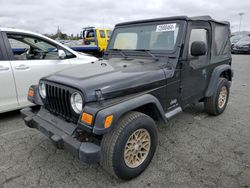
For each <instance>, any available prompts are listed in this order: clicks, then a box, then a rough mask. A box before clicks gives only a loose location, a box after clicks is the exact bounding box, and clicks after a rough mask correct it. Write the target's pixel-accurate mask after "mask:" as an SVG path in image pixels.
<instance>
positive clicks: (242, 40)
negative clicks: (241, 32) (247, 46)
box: [239, 37, 250, 43]
mask: <svg viewBox="0 0 250 188" xmlns="http://www.w3.org/2000/svg"><path fill="white" fill-rule="evenodd" d="M241 42H250V37H243V38H242V39H240V40H239V43H241Z"/></svg>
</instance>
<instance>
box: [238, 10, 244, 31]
mask: <svg viewBox="0 0 250 188" xmlns="http://www.w3.org/2000/svg"><path fill="white" fill-rule="evenodd" d="M244 14H245V13H244V12H240V13H239V16H240V25H239V32H240V29H241V21H242V16H243V15H244Z"/></svg>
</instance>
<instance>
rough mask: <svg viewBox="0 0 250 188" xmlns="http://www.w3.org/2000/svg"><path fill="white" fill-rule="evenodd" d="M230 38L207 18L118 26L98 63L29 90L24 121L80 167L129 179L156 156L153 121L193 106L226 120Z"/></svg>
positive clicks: (221, 25) (63, 73)
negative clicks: (95, 165)
mask: <svg viewBox="0 0 250 188" xmlns="http://www.w3.org/2000/svg"><path fill="white" fill-rule="evenodd" d="M229 36H230V25H229V23H228V22H219V21H215V20H213V19H212V18H211V17H209V16H202V17H194V18H189V17H185V16H181V17H170V18H157V19H151V20H142V21H134V22H127V23H121V24H117V25H116V27H115V29H114V31H113V34H112V37H111V39H110V43H109V45H108V48H107V51H106V53H105V56H104V60H101V61H100V62H95V63H92V64H88V65H84V66H82V68H80V67H77V68H71V69H68V70H64V71H61V72H58V73H55V74H53V75H50V76H47V77H43V78H42V79H41V80H40V82H39V84H37V85H33V86H31V87H30V89H29V95H28V96H29V100H30V101H31V102H33V103H34V104H37V105H41V109H40V111H39V112H33V111H32V109H30V108H25V109H23V110H21V113H22V116H23V118H24V121H25V123H26V125H27V126H28V127H30V128H36V129H38V130H39V131H41V132H43V133H44V134H45V135H47V136H48V137H49V138H50V139H51V140H52V142H53V143H54V144H55V146H56V147H57V148H60V149H67V150H69V151H70V152H71V153H72V154H73V155H75V156H76V158H78V159H79V160H80V161H83V162H86V163H100V164H101V165H102V166H103V168H104V169H105V170H106V171H107V172H109V173H110V174H112V175H114V176H115V177H118V178H122V179H125V180H128V179H131V178H134V177H136V176H138V175H139V174H141V173H142V172H143V171H144V170H145V169H146V168H147V166H148V165H149V164H150V161H151V159H152V158H153V156H154V153H155V151H156V147H157V144H158V141H157V126H156V124H155V121H162V122H165V123H166V122H168V120H170V119H171V118H172V117H174V116H175V115H176V114H178V113H180V112H182V111H183V109H185V108H186V107H187V106H188V105H190V104H193V103H197V102H204V105H205V110H206V112H207V113H209V114H211V115H219V114H221V113H223V112H224V110H225V108H226V106H227V102H228V98H229V93H230V86H231V82H232V76H233V72H232V69H231V63H232V58H231V48H230V38H229ZM85 73H87V74H85ZM166 147H167V146H166Z"/></svg>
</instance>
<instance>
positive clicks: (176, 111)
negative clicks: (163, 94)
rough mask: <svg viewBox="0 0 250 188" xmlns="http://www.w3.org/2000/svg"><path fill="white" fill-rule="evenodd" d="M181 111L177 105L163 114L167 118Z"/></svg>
mask: <svg viewBox="0 0 250 188" xmlns="http://www.w3.org/2000/svg"><path fill="white" fill-rule="evenodd" d="M181 112H182V108H181V107H180V106H179V107H177V108H175V109H173V110H171V111H169V112H168V113H166V114H165V116H166V118H167V120H169V119H171V118H172V117H174V116H175V115H176V114H179V113H181Z"/></svg>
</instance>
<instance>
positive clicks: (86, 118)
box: [81, 112, 93, 125]
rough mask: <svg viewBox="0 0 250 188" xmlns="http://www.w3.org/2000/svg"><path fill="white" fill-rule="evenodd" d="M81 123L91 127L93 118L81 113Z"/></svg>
mask: <svg viewBox="0 0 250 188" xmlns="http://www.w3.org/2000/svg"><path fill="white" fill-rule="evenodd" d="M81 120H82V122H83V123H86V124H88V125H92V122H93V116H92V115H91V114H88V113H86V112H83V113H82V118H81Z"/></svg>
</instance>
